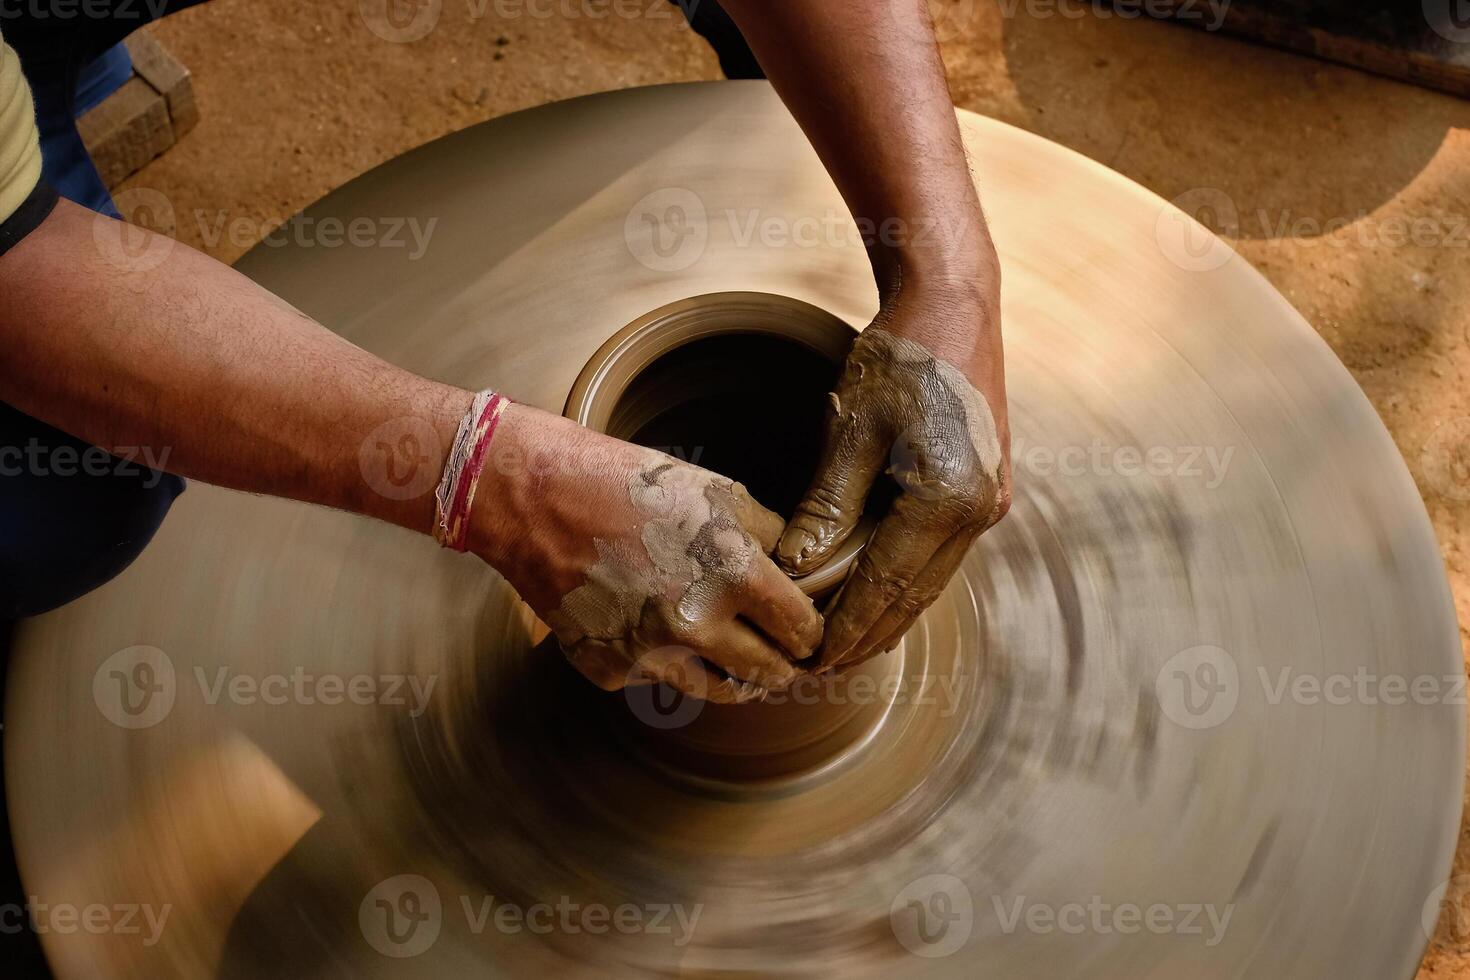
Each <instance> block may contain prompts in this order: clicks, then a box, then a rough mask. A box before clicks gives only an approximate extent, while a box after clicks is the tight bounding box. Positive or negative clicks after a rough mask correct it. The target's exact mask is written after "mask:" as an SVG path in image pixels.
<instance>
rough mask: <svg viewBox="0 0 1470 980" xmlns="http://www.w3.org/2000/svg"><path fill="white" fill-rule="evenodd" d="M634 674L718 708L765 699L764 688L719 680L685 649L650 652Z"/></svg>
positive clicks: (641, 660)
mask: <svg viewBox="0 0 1470 980" xmlns="http://www.w3.org/2000/svg"><path fill="white" fill-rule="evenodd" d="M747 629H748V627H747ZM633 670H635V671H638V672H640V673H641V674H643V675H645V676H648V677H652V678H653V679H654V680H655V681H657V682H659V683H662V684H667V685H668V686H669V687H672V688H673V689H674V690H676V691H678V692H679V693H680V694H683V695H686V696H688V697H691V698H699V699H700V700H703V701H712V702H714V703H716V704H741V703H743V702H746V701H754V700H757V699H759V698H763V697H765V696H766V690H765V688H764V687H763V686H761V685H759V684H747V683H742V682H741V681H737V680H732V679H731V678H729V677H722V676H720V675H719V674H718V673H716V672H715V671H713V670H711V669H710V668H709V665H708V664H706V663H705V662H704V660H703V659H701V657H700V656H699V654H698V653H696V652H695V651H694V650H692V649H690V648H689V647H685V646H677V645H676V646H666V647H658V648H656V649H654V650H649V651H647V652H646V653H644V654H643V655H642V656H640V657H639V658H638V662H637V663H636V664H634V665H633Z"/></svg>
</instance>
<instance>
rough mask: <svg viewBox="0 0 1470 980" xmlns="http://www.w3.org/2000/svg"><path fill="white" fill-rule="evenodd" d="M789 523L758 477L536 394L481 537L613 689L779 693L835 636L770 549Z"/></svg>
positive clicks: (509, 417) (505, 430)
mask: <svg viewBox="0 0 1470 980" xmlns="http://www.w3.org/2000/svg"><path fill="white" fill-rule="evenodd" d="M783 526H784V522H783V520H782V519H781V517H780V516H779V515H777V514H774V513H772V512H771V511H769V510H766V509H765V508H764V507H762V506H761V505H760V504H758V503H756V502H755V500H754V499H752V498H751V496H750V494H749V493H747V492H746V490H745V487H744V486H742V485H741V484H739V483H733V482H732V481H730V480H727V479H725V478H724V477H721V476H719V475H717V474H715V473H711V472H710V471H708V470H705V469H701V468H700V467H697V466H691V465H689V464H688V463H683V462H680V461H679V460H677V459H675V458H673V457H672V456H668V455H665V454H664V453H660V452H655V451H654V450H651V449H644V448H642V447H640V446H635V445H632V444H631V443H626V442H622V441H620V440H617V439H613V438H611V437H608V436H605V435H600V434H598V433H595V432H592V431H591V430H589V429H586V428H584V427H582V426H579V425H577V424H576V423H574V422H571V421H568V420H566V419H563V418H560V417H558V416H554V415H551V414H549V413H546V412H541V411H538V410H536V409H534V408H530V407H528V406H525V405H512V406H511V407H510V408H508V409H507V410H506V413H505V415H504V416H503V417H502V418H501V421H500V425H499V428H498V429H497V430H496V434H495V438H494V441H493V442H492V443H491V444H490V454H489V458H488V460H487V461H486V464H485V470H484V472H483V474H482V476H481V478H480V483H479V488H478V490H477V492H476V495H475V502H474V505H473V510H472V514H471V526H470V535H469V543H470V547H471V549H472V550H474V551H475V552H476V553H477V554H479V555H480V557H482V558H484V559H485V560H486V561H487V562H489V563H490V564H491V565H492V566H494V567H495V568H496V570H498V571H499V572H500V573H501V574H502V575H504V576H505V577H506V579H507V580H509V582H510V583H511V585H513V586H514V587H515V589H516V591H518V592H519V593H520V595H521V597H522V598H523V599H525V600H526V602H528V603H529V604H530V606H531V608H532V609H533V610H534V611H535V612H536V614H537V615H538V616H540V617H541V619H542V620H543V621H544V622H545V623H546V624H547V625H548V626H550V627H551V629H552V630H553V631H554V632H555V634H556V636H557V639H558V640H559V641H560V643H561V646H562V650H563V652H565V654H566V656H567V659H568V660H570V661H571V663H572V664H573V666H575V667H576V668H577V669H578V670H579V671H581V672H582V673H583V674H584V675H585V676H586V677H587V678H588V679H590V680H591V681H592V682H593V683H595V684H597V685H598V686H599V687H602V688H603V689H604V690H610V691H612V690H618V689H620V688H622V687H624V686H625V685H628V684H641V683H654V682H659V681H662V682H664V683H667V684H669V685H670V686H671V687H674V688H676V689H677V690H680V691H682V692H684V693H686V694H689V695H692V696H694V697H699V698H704V699H706V700H710V701H721V702H739V701H749V700H753V699H756V698H760V697H764V695H765V692H766V691H770V690H777V689H781V688H784V687H786V686H787V685H789V684H790V683H791V681H793V680H794V679H795V678H796V677H797V676H798V673H799V671H798V668H797V667H796V665H795V663H794V661H798V660H804V659H806V658H807V657H809V656H811V654H812V651H813V650H814V649H815V648H816V646H817V644H818V643H820V642H821V639H822V625H823V624H822V617H821V615H820V614H819V613H818V612H817V610H816V608H815V607H814V606H813V605H812V603H811V600H810V599H808V598H807V597H806V596H805V595H803V594H802V592H801V590H800V589H798V588H797V587H796V586H795V585H794V584H792V582H791V580H790V579H789V578H787V577H786V576H785V575H784V574H782V572H781V571H780V570H779V569H777V567H776V565H775V563H774V562H772V561H771V559H770V558H769V557H768V555H769V554H770V552H772V551H773V550H774V549H775V546H776V541H777V539H779V538H780V536H781V531H782V528H783Z"/></svg>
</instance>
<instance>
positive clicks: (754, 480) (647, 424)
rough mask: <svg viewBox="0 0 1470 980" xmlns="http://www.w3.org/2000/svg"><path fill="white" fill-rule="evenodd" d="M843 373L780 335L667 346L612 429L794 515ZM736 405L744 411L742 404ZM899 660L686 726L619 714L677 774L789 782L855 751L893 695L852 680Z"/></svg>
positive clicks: (891, 672) (879, 675)
mask: <svg viewBox="0 0 1470 980" xmlns="http://www.w3.org/2000/svg"><path fill="white" fill-rule="evenodd" d="M840 373H841V365H840V364H839V363H838V362H836V361H834V360H832V359H830V358H828V357H826V356H823V355H821V354H818V353H816V352H815V351H813V350H811V349H810V348H808V347H806V346H804V345H802V344H800V343H796V342H793V341H791V340H788V339H785V338H782V337H772V336H767V335H755V334H732V335H720V336H715V337H707V338H703V339H699V340H695V341H692V342H689V343H686V344H683V345H681V346H679V347H677V348H675V349H674V350H671V351H669V352H668V353H667V354H664V355H663V356H661V357H659V358H658V359H657V360H655V361H654V362H653V363H652V364H650V365H648V366H647V367H646V368H644V369H643V370H642V371H640V372H639V373H638V375H637V376H635V377H634V378H632V379H631V380H630V382H629V383H628V386H627V389H626V390H625V391H624V392H623V393H622V395H621V396H620V398H619V400H618V402H617V404H616V406H615V407H614V410H613V413H612V416H611V421H610V424H609V426H608V431H609V434H611V435H615V436H619V437H622V438H627V439H629V440H630V441H632V442H635V443H637V444H639V445H643V446H648V447H651V448H655V449H660V450H664V451H667V452H670V453H673V454H674V455H676V456H678V457H679V458H681V459H685V460H687V461H689V462H691V463H698V464H699V465H700V466H703V467H708V468H709V469H712V470H714V471H716V472H718V473H721V474H724V475H726V476H729V477H733V478H735V479H736V480H738V481H739V482H740V483H741V484H743V485H745V486H747V487H749V488H750V491H751V493H752V494H753V495H754V496H755V499H756V500H758V501H760V503H761V504H763V505H765V506H768V507H770V508H771V509H773V510H775V511H776V512H777V513H780V514H790V513H792V511H793V510H794V509H795V507H796V505H797V504H798V503H799V501H800V499H801V495H802V492H803V491H804V490H805V489H806V487H807V485H808V484H809V483H810V482H811V478H812V476H813V474H814V472H815V470H816V462H817V459H818V457H819V455H820V453H821V446H822V427H823V423H822V419H823V413H824V411H825V408H826V404H827V398H828V394H827V393H828V391H830V390H831V388H832V386H833V385H834V384H835V383H836V382H837V380H838V376H839V374H840ZM736 405H738V406H740V410H739V411H734V410H732V406H736ZM891 497H892V494H891V493H890V494H884V493H883V492H882V491H879V492H878V493H875V494H874V495H873V499H872V501H871V504H870V507H869V511H870V513H872V512H881V509H882V508H884V507H886V506H887V503H888V501H889V500H891ZM778 533H779V530H778ZM838 584H840V580H839V583H838ZM819 595H820V593H819ZM803 666H805V665H803ZM901 666H902V665H901V664H898V663H892V662H885V663H883V664H875V665H873V667H872V669H871V670H862V671H859V672H856V673H849V674H844V675H842V676H840V677H829V678H821V679H819V678H816V677H812V676H810V675H803V676H802V677H800V678H798V679H797V680H796V681H795V682H794V685H793V686H792V687H791V688H790V689H789V690H788V691H787V692H784V696H778V697H769V698H765V699H761V700H759V701H751V702H749V703H742V704H738V705H723V704H708V705H704V706H701V707H699V708H698V709H697V711H694V710H693V709H691V710H690V713H691V714H692V715H693V717H691V718H690V719H689V721H688V722H687V723H686V724H681V725H679V726H676V727H672V728H667V729H665V728H660V727H651V726H649V725H647V724H646V723H645V722H644V721H643V720H642V719H639V718H637V717H635V716H634V715H633V714H631V713H630V712H629V711H628V710H627V709H626V706H625V705H621V704H620V705H615V706H613V707H614V710H612V711H610V712H609V713H610V715H611V717H610V719H609V720H610V723H611V724H613V725H614V726H616V727H617V728H618V729H619V730H621V731H622V732H624V734H625V735H626V737H627V738H629V739H630V740H632V741H633V742H635V743H636V744H638V745H639V746H640V747H641V748H642V749H643V751H644V753H645V756H646V757H647V758H648V759H650V760H651V761H652V762H653V763H654V764H655V765H657V766H658V767H659V768H661V769H663V770H664V771H666V772H671V773H673V774H675V775H677V776H679V777H689V778H692V779H694V780H696V781H700V782H704V783H707V784H732V783H735V784H742V785H749V784H751V783H763V784H769V785H774V784H776V783H781V784H785V783H787V782H789V781H790V780H792V779H795V778H799V777H801V776H803V775H804V774H811V773H815V772H818V771H820V770H822V769H823V768H824V767H827V766H830V765H834V764H837V763H838V762H840V761H842V760H845V759H847V757H848V755H849V754H850V753H851V751H852V750H853V749H854V747H856V746H858V745H860V744H862V743H863V742H864V740H865V739H866V738H868V737H869V736H870V735H871V733H872V732H873V730H874V729H875V728H876V726H877V725H878V724H880V723H881V722H882V719H883V716H884V713H885V712H886V710H887V702H886V700H885V699H884V698H880V697H876V696H873V697H867V696H862V695H861V694H859V695H858V696H854V695H853V694H851V693H850V691H849V689H850V688H854V687H855V688H856V689H857V690H859V691H874V692H876V691H878V690H879V689H880V688H881V687H882V686H883V685H884V684H887V683H892V681H891V680H890V679H891V678H892V677H893V676H895V675H896V673H897V672H898V671H899V670H900V669H901ZM671 710H672V711H675V712H677V711H679V709H678V708H677V707H674V706H671Z"/></svg>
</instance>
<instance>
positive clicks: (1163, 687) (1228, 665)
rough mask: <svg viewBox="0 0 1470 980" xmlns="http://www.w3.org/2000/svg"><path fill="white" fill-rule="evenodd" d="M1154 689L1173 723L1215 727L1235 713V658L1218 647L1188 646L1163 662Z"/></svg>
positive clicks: (1237, 679) (1237, 696)
mask: <svg viewBox="0 0 1470 980" xmlns="http://www.w3.org/2000/svg"><path fill="white" fill-rule="evenodd" d="M1154 692H1155V694H1156V695H1157V696H1158V699H1159V706H1160V707H1161V708H1162V709H1163V712H1164V716H1165V717H1167V718H1168V719H1169V720H1170V721H1172V722H1174V724H1176V725H1179V726H1181V727H1183V728H1190V729H1195V730H1202V729H1207V728H1215V727H1216V726H1218V725H1223V724H1224V723H1225V722H1226V721H1228V720H1229V718H1230V716H1231V715H1232V714H1234V713H1235V706H1236V704H1237V703H1238V702H1239V700H1240V672H1239V670H1238V669H1237V667H1236V664H1235V658H1234V657H1232V656H1230V654H1229V653H1227V652H1225V651H1224V650H1223V649H1221V648H1220V647H1216V646H1208V645H1203V646H1196V647H1190V648H1189V649H1187V650H1180V651H1179V652H1178V653H1176V654H1174V656H1172V657H1170V658H1169V659H1168V660H1167V661H1165V662H1164V666H1163V667H1162V668H1161V669H1160V670H1159V673H1158V676H1157V677H1156V678H1155V679H1154Z"/></svg>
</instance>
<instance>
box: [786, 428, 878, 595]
mask: <svg viewBox="0 0 1470 980" xmlns="http://www.w3.org/2000/svg"><path fill="white" fill-rule="evenodd" d="M834 400H835V399H834ZM887 457H888V451H887V448H886V447H885V446H884V445H883V441H882V440H881V439H879V438H877V437H876V434H875V433H873V432H872V431H871V428H870V426H868V425H865V424H863V421H862V419H861V417H860V416H858V415H857V414H856V413H844V412H843V411H842V410H841V409H840V408H836V407H835V406H834V410H833V411H830V412H829V414H828V419H827V437H826V440H825V442H824V444H823V447H822V458H821V461H820V463H819V464H818V465H817V473H816V475H815V476H814V477H812V483H811V486H810V487H808V488H807V492H806V496H804V497H803V498H802V501H801V503H800V504H798V505H797V507H796V513H795V514H794V515H793V516H792V518H791V521H790V523H788V524H787V525H786V531H785V532H784V533H783V534H782V535H781V541H780V544H778V545H777V548H776V558H777V561H779V562H780V564H781V568H782V569H783V570H784V571H785V572H787V573H788V574H790V575H801V574H805V573H807V572H810V571H813V570H814V569H817V568H820V567H821V566H822V565H823V564H824V563H825V562H826V561H827V559H829V558H831V557H832V554H833V552H835V551H836V550H837V546H838V545H840V544H842V542H843V541H846V540H847V536H848V535H849V534H851V533H852V529H853V528H854V527H855V526H856V525H857V522H858V519H859V518H860V517H862V514H863V504H864V503H866V502H867V499H868V492H869V491H870V490H871V489H872V488H873V481H874V480H876V479H877V478H878V474H879V473H881V472H882V471H883V467H884V463H885V461H886V459H887Z"/></svg>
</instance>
